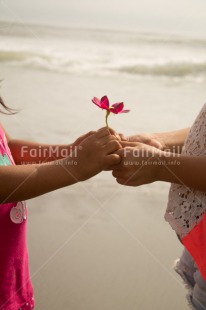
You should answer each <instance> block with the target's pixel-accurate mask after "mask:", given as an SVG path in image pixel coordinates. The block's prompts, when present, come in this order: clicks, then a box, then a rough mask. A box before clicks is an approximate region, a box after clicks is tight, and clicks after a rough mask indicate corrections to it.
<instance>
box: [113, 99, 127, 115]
mask: <svg viewBox="0 0 206 310" xmlns="http://www.w3.org/2000/svg"><path fill="white" fill-rule="evenodd" d="M123 108H124V103H123V102H119V103H115V104H113V105H112V106H111V108H110V111H111V112H112V113H114V114H118V113H121V111H122V110H123Z"/></svg>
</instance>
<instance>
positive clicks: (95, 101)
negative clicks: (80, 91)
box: [92, 97, 101, 108]
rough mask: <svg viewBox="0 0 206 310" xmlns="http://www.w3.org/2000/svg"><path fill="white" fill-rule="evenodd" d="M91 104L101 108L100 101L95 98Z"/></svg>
mask: <svg viewBox="0 0 206 310" xmlns="http://www.w3.org/2000/svg"><path fill="white" fill-rule="evenodd" d="M92 102H93V103H94V104H96V105H97V106H98V107H100V108H101V102H100V100H99V99H98V98H97V97H94V98H93V99H92Z"/></svg>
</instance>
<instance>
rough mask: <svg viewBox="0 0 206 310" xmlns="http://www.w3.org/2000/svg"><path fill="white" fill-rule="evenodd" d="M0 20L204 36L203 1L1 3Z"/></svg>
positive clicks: (47, 0) (8, 0)
mask: <svg viewBox="0 0 206 310" xmlns="http://www.w3.org/2000/svg"><path fill="white" fill-rule="evenodd" d="M0 20H12V21H14V20H16V21H18V20H19V21H20V20H21V21H30V22H40V23H49V24H54V23H58V24H66V25H71V26H80V27H81V26H83V27H98V28H115V29H131V30H140V31H160V32H161V31H164V32H165V31H166V32H167V31H168V32H170V33H171V32H174V33H176V32H177V31H179V32H183V33H188V34H190V33H194V34H200V35H205V36H206V0H175V1H174V0H173V1H172V0H142V1H139V0H126V1H125V0H58V1H52V0H34V1H31V0H30V1H29V0H0Z"/></svg>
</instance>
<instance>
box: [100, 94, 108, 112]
mask: <svg viewBox="0 0 206 310" xmlns="http://www.w3.org/2000/svg"><path fill="white" fill-rule="evenodd" d="M101 108H102V109H105V110H108V109H109V99H108V98H107V96H104V97H102V99H101Z"/></svg>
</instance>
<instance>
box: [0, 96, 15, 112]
mask: <svg viewBox="0 0 206 310" xmlns="http://www.w3.org/2000/svg"><path fill="white" fill-rule="evenodd" d="M0 104H1V105H2V107H3V108H4V110H5V111H4V110H3V111H2V110H1V109H0V113H3V114H7V115H12V114H16V113H17V112H18V111H17V110H15V109H11V108H9V107H7V105H6V104H5V103H4V101H3V99H2V98H1V97H0Z"/></svg>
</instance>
